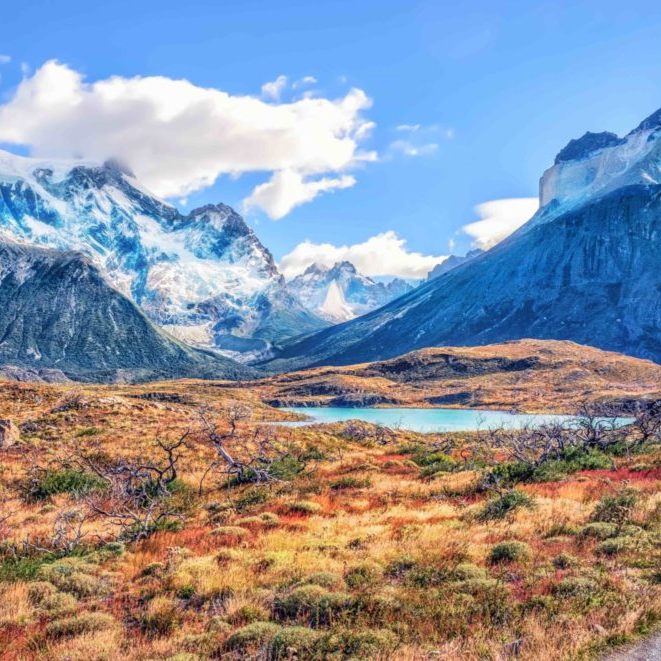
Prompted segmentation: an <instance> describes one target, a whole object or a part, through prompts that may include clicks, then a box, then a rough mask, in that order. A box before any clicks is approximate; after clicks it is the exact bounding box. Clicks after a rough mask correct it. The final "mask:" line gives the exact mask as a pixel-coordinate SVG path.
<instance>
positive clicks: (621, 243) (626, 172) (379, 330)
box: [269, 111, 661, 370]
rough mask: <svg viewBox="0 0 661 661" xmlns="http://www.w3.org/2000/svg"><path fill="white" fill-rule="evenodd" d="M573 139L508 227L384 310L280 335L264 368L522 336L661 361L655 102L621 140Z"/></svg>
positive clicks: (659, 152) (660, 129) (660, 165)
mask: <svg viewBox="0 0 661 661" xmlns="http://www.w3.org/2000/svg"><path fill="white" fill-rule="evenodd" d="M579 142H582V143H583V144H582V145H581V144H579V145H578V147H577V146H574V147H572V149H571V150H569V154H567V151H566V150H563V152H564V156H562V158H561V159H560V160H559V161H558V162H557V163H556V164H555V165H554V166H553V167H552V168H550V169H549V170H547V172H545V173H544V176H543V177H542V180H541V184H540V198H541V203H542V207H541V209H540V210H539V211H538V212H537V214H535V216H534V217H533V218H532V219H531V220H530V221H529V222H528V223H526V224H525V225H524V226H523V227H521V228H520V229H519V230H518V231H517V232H515V233H514V234H513V235H512V236H510V237H509V238H507V239H506V240H505V241H503V242H502V243H500V244H499V245H497V246H495V247H494V248H492V249H491V250H490V251H488V252H486V253H484V254H482V255H479V256H477V257H475V258H474V259H472V260H471V261H469V262H467V263H465V264H463V265H460V266H458V267H456V268H454V269H452V270H451V271H449V272H447V273H445V274H443V275H441V276H440V277H438V278H435V279H433V280H431V281H429V282H428V283H425V284H423V285H422V286H420V287H418V288H417V289H415V290H414V291H412V292H410V293H409V294H406V295H404V296H402V297H400V298H398V299H396V300H395V301H393V302H391V303H389V304H388V305H386V306H385V307H383V308H381V309H379V310H376V311H374V312H371V313H369V314H367V315H365V316H363V317H360V318H358V319H355V320H353V321H350V322H347V323H345V324H342V325H340V326H336V327H333V328H330V329H326V330H324V331H321V332H319V333H316V334H314V335H311V336H308V337H306V338H303V339H302V340H300V339H299V340H295V341H293V342H290V343H288V344H285V345H284V346H283V347H282V350H281V352H280V353H279V355H278V356H277V357H276V359H275V360H274V361H272V362H271V363H270V365H269V368H270V369H273V370H285V369H286V370H290V369H292V368H299V367H303V366H314V365H324V364H336V365H339V364H349V363H354V362H360V361H368V360H381V359H384V358H390V357H393V356H397V355H399V354H402V353H405V352H407V351H410V350H413V349H416V348H421V347H426V346H439V345H476V344H485V343H490V342H500V341H503V340H512V339H518V338H542V339H544V338H552V339H568V340H573V341H575V342H579V343H582V344H589V345H592V346H596V347H600V348H603V349H609V350H615V351H621V352H624V353H628V354H631V355H634V356H640V357H643V358H651V359H652V360H655V361H657V362H659V361H661V270H660V269H659V255H661V111H660V112H657V113H655V114H654V115H652V116H651V117H650V118H648V119H647V120H645V121H644V122H643V123H641V125H640V126H639V127H638V128H637V129H635V130H634V131H632V132H631V133H630V134H629V135H628V136H626V137H625V138H623V139H622V140H621V141H619V140H618V142H617V143H613V144H610V142H612V141H610V142H607V143H606V144H605V146H604V143H603V141H602V142H597V143H595V141H594V140H593V139H592V138H589V139H588V140H587V142H586V141H585V138H582V139H581V141H579ZM563 152H561V155H562V154H563ZM564 159H569V160H564Z"/></svg>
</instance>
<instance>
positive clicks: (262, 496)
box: [234, 488, 269, 512]
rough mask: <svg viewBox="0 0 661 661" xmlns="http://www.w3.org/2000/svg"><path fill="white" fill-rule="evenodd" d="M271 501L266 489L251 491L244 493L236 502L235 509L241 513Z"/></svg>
mask: <svg viewBox="0 0 661 661" xmlns="http://www.w3.org/2000/svg"><path fill="white" fill-rule="evenodd" d="M268 499H269V493H268V491H266V490H265V489H257V488H256V489H249V490H248V491H245V492H244V493H242V494H241V495H240V496H239V497H238V498H237V499H236V500H235V501H234V507H236V509H237V510H239V512H243V511H244V510H247V509H250V508H251V507H255V506H256V505H261V504H262V503H265V502H266V501H267V500H268Z"/></svg>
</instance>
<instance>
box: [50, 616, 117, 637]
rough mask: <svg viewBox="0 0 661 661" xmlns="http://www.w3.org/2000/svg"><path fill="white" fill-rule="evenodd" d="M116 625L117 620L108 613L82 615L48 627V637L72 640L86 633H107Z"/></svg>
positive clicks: (57, 621)
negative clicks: (106, 631)
mask: <svg viewBox="0 0 661 661" xmlns="http://www.w3.org/2000/svg"><path fill="white" fill-rule="evenodd" d="M115 625H116V622H115V619H114V618H113V617H112V616H111V615H108V614H107V613H81V614H80V615H75V616H72V617H67V618H64V619H61V620H55V621H54V622H50V623H49V624H47V625H46V635H47V636H48V637H50V638H71V637H74V636H80V635H81V634H85V633H95V632H97V631H105V630H107V629H111V628H113V627H114V626H115Z"/></svg>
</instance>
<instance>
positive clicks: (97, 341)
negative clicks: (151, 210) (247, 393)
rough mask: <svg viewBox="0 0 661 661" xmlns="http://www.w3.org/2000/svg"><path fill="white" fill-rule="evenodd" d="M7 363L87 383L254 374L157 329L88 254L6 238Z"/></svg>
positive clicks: (1, 314) (1, 267)
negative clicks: (52, 248)
mask: <svg viewBox="0 0 661 661" xmlns="http://www.w3.org/2000/svg"><path fill="white" fill-rule="evenodd" d="M8 366H11V369H12V370H14V371H15V370H18V371H19V373H20V372H21V370H26V369H27V370H30V371H33V373H34V374H35V375H42V374H44V373H45V374H46V375H48V378H51V379H55V380H61V379H64V378H67V377H69V378H73V379H79V380H83V381H86V380H93V381H117V380H119V381H134V380H138V381H141V380H150V379H155V378H158V379H162V378H172V377H182V376H189V377H192V376H197V377H211V378H231V379H236V378H245V377H246V376H248V377H249V376H250V375H251V374H252V373H251V371H250V370H249V369H246V368H245V367H244V366H241V365H239V364H237V363H235V362H234V361H232V360H229V359H228V358H225V357H222V356H218V355H217V354H216V353H215V352H212V351H204V350H201V349H194V348H192V347H189V346H186V345H185V344H184V343H182V342H179V341H177V340H176V339H174V338H173V337H171V336H169V335H168V334H167V333H165V332H163V331H162V330H161V329H159V328H157V327H156V326H155V325H154V324H152V323H151V322H150V321H149V320H148V319H147V318H146V317H145V315H144V314H143V313H142V311H141V310H140V309H139V308H138V307H137V306H136V305H135V304H134V303H133V302H132V301H130V300H129V299H128V298H127V297H126V296H124V295H122V294H121V293H120V292H118V291H117V290H116V289H114V288H113V287H111V286H110V284H109V283H108V282H107V281H106V279H105V278H104V277H103V275H102V274H101V272H100V271H99V269H98V268H97V267H96V266H94V264H93V263H92V260H90V259H89V258H88V257H85V256H84V255H81V254H80V253H76V252H67V251H61V250H51V249H48V248H40V247H34V246H28V245H21V244H18V243H13V242H9V241H0V373H4V370H3V368H7V367H8Z"/></svg>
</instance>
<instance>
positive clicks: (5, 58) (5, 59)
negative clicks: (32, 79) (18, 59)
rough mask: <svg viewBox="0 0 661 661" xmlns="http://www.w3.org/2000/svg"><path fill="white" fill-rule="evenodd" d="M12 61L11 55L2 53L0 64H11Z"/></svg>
mask: <svg viewBox="0 0 661 661" xmlns="http://www.w3.org/2000/svg"><path fill="white" fill-rule="evenodd" d="M10 62H11V55H0V64H9V63H10Z"/></svg>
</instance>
